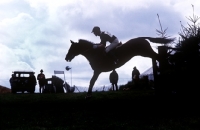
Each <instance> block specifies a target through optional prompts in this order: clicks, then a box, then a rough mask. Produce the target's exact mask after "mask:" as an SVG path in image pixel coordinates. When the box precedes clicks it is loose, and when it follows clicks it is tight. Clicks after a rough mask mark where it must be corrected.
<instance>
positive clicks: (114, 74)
mask: <svg viewBox="0 0 200 130" xmlns="http://www.w3.org/2000/svg"><path fill="white" fill-rule="evenodd" d="M139 76H140V71H139V70H138V69H137V68H136V66H135V67H133V71H132V83H133V84H134V85H135V86H138V83H139V79H140V78H139ZM118 78H119V76H118V74H117V72H116V70H115V69H114V70H113V71H112V72H111V73H110V77H109V79H110V83H111V84H112V90H113V91H114V88H116V91H118V85H117V83H118Z"/></svg>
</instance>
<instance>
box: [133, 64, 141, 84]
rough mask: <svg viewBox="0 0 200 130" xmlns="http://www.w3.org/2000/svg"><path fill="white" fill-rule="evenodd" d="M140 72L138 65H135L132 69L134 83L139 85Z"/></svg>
mask: <svg viewBox="0 0 200 130" xmlns="http://www.w3.org/2000/svg"><path fill="white" fill-rule="evenodd" d="M139 76H140V72H139V70H138V69H137V68H136V67H133V71H132V83H133V84H134V85H135V86H136V87H138V82H139Z"/></svg>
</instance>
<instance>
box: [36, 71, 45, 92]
mask: <svg viewBox="0 0 200 130" xmlns="http://www.w3.org/2000/svg"><path fill="white" fill-rule="evenodd" d="M37 80H38V82H39V90H40V93H41V92H43V91H44V87H45V84H46V78H45V75H44V74H43V70H42V69H41V70H40V74H38V76H37Z"/></svg>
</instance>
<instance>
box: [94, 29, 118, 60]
mask: <svg viewBox="0 0 200 130" xmlns="http://www.w3.org/2000/svg"><path fill="white" fill-rule="evenodd" d="M92 33H94V35H95V36H99V37H100V39H101V42H100V44H102V45H103V46H104V47H106V42H110V45H108V46H107V47H106V49H105V52H106V54H108V56H109V57H111V58H112V59H113V60H114V64H117V62H118V59H117V57H116V56H115V53H114V51H111V50H113V49H114V48H115V47H116V46H117V45H119V44H120V43H119V40H118V38H117V37H116V36H115V35H112V34H110V33H109V32H107V31H101V29H100V28H99V27H98V26H95V27H94V28H93V29H92ZM97 47H98V46H97V45H94V48H97Z"/></svg>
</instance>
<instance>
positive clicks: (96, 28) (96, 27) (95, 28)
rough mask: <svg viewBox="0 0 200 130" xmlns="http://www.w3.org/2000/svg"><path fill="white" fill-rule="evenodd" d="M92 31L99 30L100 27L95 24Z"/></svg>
mask: <svg viewBox="0 0 200 130" xmlns="http://www.w3.org/2000/svg"><path fill="white" fill-rule="evenodd" d="M93 32H100V27H98V26H95V27H94V28H93V29H92V33H93Z"/></svg>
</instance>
